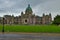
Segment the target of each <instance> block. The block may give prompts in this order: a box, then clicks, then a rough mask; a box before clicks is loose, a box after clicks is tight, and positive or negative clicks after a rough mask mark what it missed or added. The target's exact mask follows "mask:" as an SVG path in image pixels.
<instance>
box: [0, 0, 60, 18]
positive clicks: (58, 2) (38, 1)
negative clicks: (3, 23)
mask: <svg viewBox="0 0 60 40" xmlns="http://www.w3.org/2000/svg"><path fill="white" fill-rule="evenodd" d="M28 4H30V5H31V7H32V10H33V13H35V14H36V15H39V16H42V14H43V13H45V14H49V13H51V14H52V17H55V16H56V15H57V14H58V15H60V0H0V16H3V15H7V14H8V15H10V14H11V15H12V14H13V15H15V16H17V15H20V14H21V11H23V12H24V11H25V9H26V8H27V6H28Z"/></svg>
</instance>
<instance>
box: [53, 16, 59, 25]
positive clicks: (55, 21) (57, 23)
mask: <svg viewBox="0 0 60 40" xmlns="http://www.w3.org/2000/svg"><path fill="white" fill-rule="evenodd" d="M53 24H56V25H59V24H60V15H57V16H56V17H55V18H54V21H53Z"/></svg>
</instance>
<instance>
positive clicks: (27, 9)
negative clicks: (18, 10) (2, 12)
mask: <svg viewBox="0 0 60 40" xmlns="http://www.w3.org/2000/svg"><path fill="white" fill-rule="evenodd" d="M27 11H32V8H31V7H30V4H28V7H27V8H26V12H27Z"/></svg>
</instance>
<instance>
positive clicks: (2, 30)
mask: <svg viewBox="0 0 60 40" xmlns="http://www.w3.org/2000/svg"><path fill="white" fill-rule="evenodd" d="M2 33H4V17H3V28H2Z"/></svg>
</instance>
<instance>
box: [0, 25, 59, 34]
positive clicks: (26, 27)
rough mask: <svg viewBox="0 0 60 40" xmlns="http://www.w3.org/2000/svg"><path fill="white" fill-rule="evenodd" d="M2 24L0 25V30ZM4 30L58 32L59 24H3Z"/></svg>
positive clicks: (0, 29)
mask: <svg viewBox="0 0 60 40" xmlns="http://www.w3.org/2000/svg"><path fill="white" fill-rule="evenodd" d="M2 26H3V25H0V32H1V31H2V28H3V27H2ZM4 30H5V32H38V33H39V32H40V33H60V26H56V25H4Z"/></svg>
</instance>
